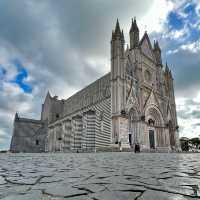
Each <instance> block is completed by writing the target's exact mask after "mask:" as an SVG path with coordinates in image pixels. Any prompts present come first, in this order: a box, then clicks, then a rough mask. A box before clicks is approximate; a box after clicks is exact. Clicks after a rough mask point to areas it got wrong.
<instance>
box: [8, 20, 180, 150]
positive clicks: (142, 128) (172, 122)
mask: <svg viewBox="0 0 200 200" xmlns="http://www.w3.org/2000/svg"><path fill="white" fill-rule="evenodd" d="M139 34H140V31H139V28H138V26H137V23H136V19H134V20H132V24H131V28H130V31H129V36H130V45H127V48H126V49H125V47H124V46H125V39H124V34H123V30H121V29H120V25H119V21H118V20H117V23H116V27H115V30H114V31H113V32H112V39H111V72H110V73H108V74H106V75H104V76H103V77H101V78H99V79H98V80H96V81H95V82H93V83H91V84H90V85H88V86H87V87H85V88H84V89H82V90H80V91H78V92H77V93H76V94H74V95H72V96H71V97H69V98H68V99H62V100H59V99H58V97H57V96H51V94H50V93H49V92H48V93H47V95H46V98H45V101H44V103H43V104H42V112H41V119H40V120H33V119H26V118H21V117H19V115H18V114H16V116H15V120H14V130H13V137H12V140H11V146H10V150H11V151H12V152H44V151H46V152H57V151H61V152H71V151H72V152H73V151H75V152H77V151H79V152H85V151H98V150H99V151H103V150H106V149H107V150H108V149H109V148H111V149H113V148H118V147H119V146H120V147H124V149H129V150H131V149H134V148H135V146H136V145H137V146H139V147H140V150H141V151H152V152H170V151H174V150H177V149H178V147H179V144H178V124H177V115H176V104H175V96H174V86H173V77H172V73H171V71H170V69H169V67H168V66H167V64H166V66H163V64H162V58H161V49H160V47H159V43H158V41H154V44H153V46H152V44H151V42H150V40H149V37H148V34H147V32H145V33H144V35H143V37H142V39H140V36H139Z"/></svg>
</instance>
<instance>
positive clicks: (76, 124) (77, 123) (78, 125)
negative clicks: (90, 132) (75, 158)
mask: <svg viewBox="0 0 200 200" xmlns="http://www.w3.org/2000/svg"><path fill="white" fill-rule="evenodd" d="M82 131H83V120H82V116H81V115H76V116H75V117H73V136H74V140H73V142H74V144H73V149H75V150H76V151H77V150H81V139H82Z"/></svg>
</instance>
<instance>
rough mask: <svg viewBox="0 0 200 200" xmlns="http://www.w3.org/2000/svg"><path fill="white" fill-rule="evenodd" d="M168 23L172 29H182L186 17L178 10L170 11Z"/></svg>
mask: <svg viewBox="0 0 200 200" xmlns="http://www.w3.org/2000/svg"><path fill="white" fill-rule="evenodd" d="M168 23H169V26H170V27H171V28H172V29H176V30H179V29H182V28H183V27H184V19H183V18H182V17H181V16H180V15H178V14H177V13H176V12H170V13H169V15H168Z"/></svg>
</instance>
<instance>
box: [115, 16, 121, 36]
mask: <svg viewBox="0 0 200 200" xmlns="http://www.w3.org/2000/svg"><path fill="white" fill-rule="evenodd" d="M115 35H119V36H121V30H120V25H119V20H118V18H117V22H116V26H115Z"/></svg>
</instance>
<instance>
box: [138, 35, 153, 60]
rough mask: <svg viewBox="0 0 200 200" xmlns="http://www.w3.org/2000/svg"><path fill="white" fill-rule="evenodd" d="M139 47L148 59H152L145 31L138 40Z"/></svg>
mask: <svg viewBox="0 0 200 200" xmlns="http://www.w3.org/2000/svg"><path fill="white" fill-rule="evenodd" d="M140 47H141V50H142V53H143V54H145V55H146V56H147V57H149V58H150V59H153V60H154V54H153V50H152V46H151V42H150V40H149V36H148V34H147V33H145V34H144V36H143V38H142V40H141V41H140Z"/></svg>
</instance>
